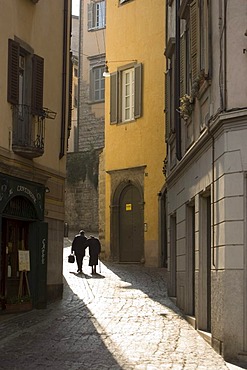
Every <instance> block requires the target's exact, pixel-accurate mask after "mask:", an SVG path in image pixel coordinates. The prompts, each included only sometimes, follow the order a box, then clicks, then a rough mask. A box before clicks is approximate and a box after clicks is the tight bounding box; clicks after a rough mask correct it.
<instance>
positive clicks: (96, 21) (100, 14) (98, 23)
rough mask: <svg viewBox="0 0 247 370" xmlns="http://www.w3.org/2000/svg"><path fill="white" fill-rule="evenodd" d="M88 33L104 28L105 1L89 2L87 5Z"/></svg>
mask: <svg viewBox="0 0 247 370" xmlns="http://www.w3.org/2000/svg"><path fill="white" fill-rule="evenodd" d="M87 7H88V9H87V16H88V23H87V29H88V31H97V30H100V29H103V28H105V27H106V1H105V0H99V1H91V2H90V3H89V4H87Z"/></svg>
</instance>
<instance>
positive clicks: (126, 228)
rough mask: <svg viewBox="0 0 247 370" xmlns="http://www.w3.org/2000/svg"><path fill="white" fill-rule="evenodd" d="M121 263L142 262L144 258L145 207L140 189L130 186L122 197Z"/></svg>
mask: <svg viewBox="0 0 247 370" xmlns="http://www.w3.org/2000/svg"><path fill="white" fill-rule="evenodd" d="M119 216H120V220H119V222H120V241H119V242H120V243H119V244H120V251H119V252H120V262H140V261H141V259H142V258H143V257H144V252H143V250H144V248H143V243H144V240H143V239H144V237H143V205H142V203H141V197H140V193H139V191H138V189H137V188H136V187H135V186H133V185H130V186H128V187H126V188H125V189H124V190H123V192H122V194H121V196H120V214H119Z"/></svg>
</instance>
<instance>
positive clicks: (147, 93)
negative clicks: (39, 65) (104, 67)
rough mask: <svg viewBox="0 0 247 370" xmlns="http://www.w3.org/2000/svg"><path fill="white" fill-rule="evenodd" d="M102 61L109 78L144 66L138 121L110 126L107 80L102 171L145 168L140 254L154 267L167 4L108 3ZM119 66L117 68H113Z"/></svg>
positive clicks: (162, 152)
mask: <svg viewBox="0 0 247 370" xmlns="http://www.w3.org/2000/svg"><path fill="white" fill-rule="evenodd" d="M106 19H107V27H106V60H107V61H108V66H109V72H110V73H112V72H114V71H116V70H117V68H118V67H121V66H123V65H126V64H128V63H129V61H130V60H136V61H137V62H138V63H142V65H143V74H142V88H143V90H142V92H143V98H142V116H141V118H138V119H136V120H134V121H131V122H129V123H119V124H110V78H106V81H105V83H106V86H105V111H106V116H105V169H106V173H107V171H112V170H116V169H126V168H132V167H138V166H146V168H145V176H144V202H145V205H144V223H147V232H144V243H145V245H144V252H145V261H146V265H150V266H158V265H159V263H160V251H159V250H158V196H157V193H159V191H160V189H161V188H162V185H163V184H164V176H163V173H162V167H163V160H164V158H165V139H164V135H165V133H164V126H165V125H164V72H165V58H164V40H165V2H164V1H163V0H155V1H153V0H145V1H143V0H133V1H130V2H127V3H124V4H122V5H118V0H111V1H108V2H107V12H106ZM114 61H117V62H114ZM110 187H111V184H110V175H109V174H106V210H105V212H106V234H105V237H106V243H105V249H106V256H107V255H109V254H110V233H111V230H110V207H109V206H110V199H111V196H112V194H111V193H110V192H111V190H110Z"/></svg>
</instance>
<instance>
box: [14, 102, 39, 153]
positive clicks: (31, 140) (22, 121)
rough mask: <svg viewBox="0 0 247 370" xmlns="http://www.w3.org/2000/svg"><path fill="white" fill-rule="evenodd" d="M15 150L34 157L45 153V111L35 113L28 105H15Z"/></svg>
mask: <svg viewBox="0 0 247 370" xmlns="http://www.w3.org/2000/svg"><path fill="white" fill-rule="evenodd" d="M12 109H13V137H12V149H13V151H14V152H15V153H16V154H18V155H20V156H22V157H25V158H28V159H33V158H37V157H41V156H42V155H43V154H44V133H45V117H46V114H45V111H42V112H41V114H40V115H33V114H32V113H31V107H30V106H28V105H21V104H19V105H13V106H12Z"/></svg>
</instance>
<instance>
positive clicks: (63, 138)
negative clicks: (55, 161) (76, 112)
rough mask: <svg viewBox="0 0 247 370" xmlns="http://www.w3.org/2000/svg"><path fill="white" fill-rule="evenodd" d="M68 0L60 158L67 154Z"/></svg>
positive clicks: (65, 17)
mask: <svg viewBox="0 0 247 370" xmlns="http://www.w3.org/2000/svg"><path fill="white" fill-rule="evenodd" d="M67 54H68V0H64V16H63V67H62V117H61V136H60V153H59V159H61V158H62V157H63V156H64V154H65V150H64V148H65V129H66V102H67V99H66V98H67V64H68V60H67V59H68V55H67Z"/></svg>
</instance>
